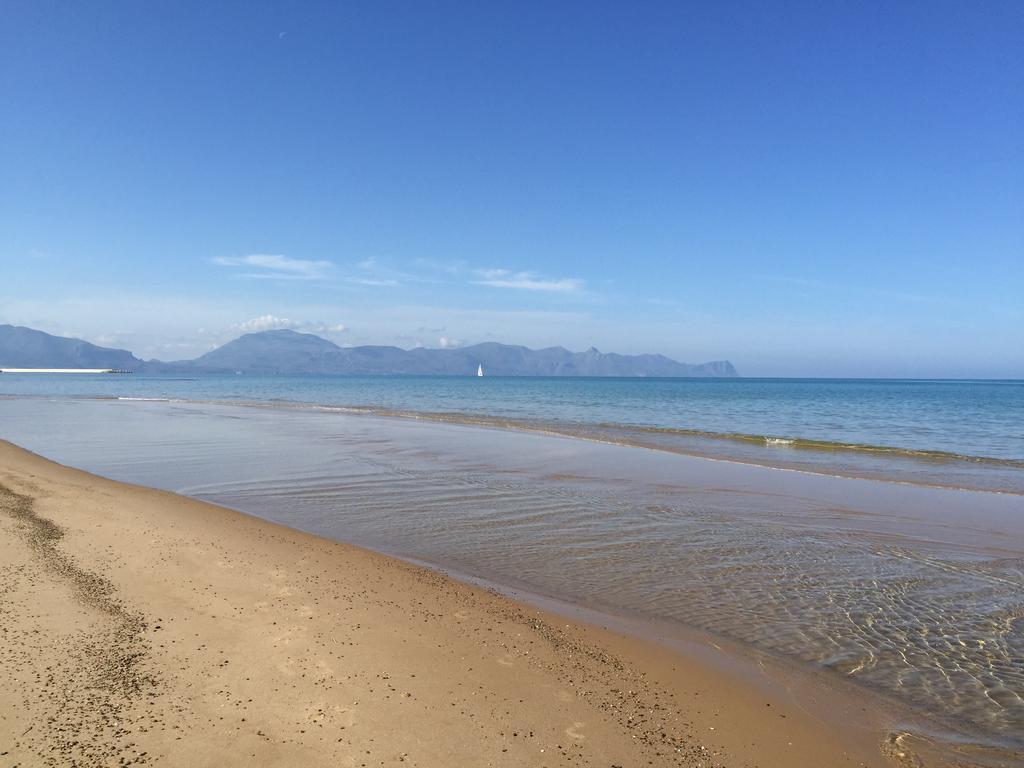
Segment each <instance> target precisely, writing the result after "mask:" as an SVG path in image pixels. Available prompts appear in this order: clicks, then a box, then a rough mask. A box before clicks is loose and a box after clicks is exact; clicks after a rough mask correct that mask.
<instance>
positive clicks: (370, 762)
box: [0, 443, 898, 768]
mask: <svg viewBox="0 0 1024 768" xmlns="http://www.w3.org/2000/svg"><path fill="white" fill-rule="evenodd" d="M0 486H2V489H0V529H2V531H3V533H2V535H0V563H2V566H0V574H2V575H0V591H2V598H0V635H2V643H0V753H2V755H0V756H2V757H3V760H4V764H5V765H20V766H28V765H71V764H76V765H119V764H160V765H211V766H213V765H218V766H222V765H235V764H240V765H241V764H244V765H320V764H331V765H343V766H377V765H393V764H398V763H405V764H409V765H422V766H449V765H467V766H468V765H474V766H484V765H513V766H516V765H524V766H525V765H529V766H543V765H547V766H556V765H601V766H614V765H620V766H636V765H641V766H642V765H654V766H660V765H666V766H668V765H673V766H675V765H681V766H754V765H758V766H791V767H795V768H799V767H800V766H808V767H810V766H881V765H888V764H891V763H890V759H889V758H892V757H893V754H894V753H895V752H896V751H898V748H895V749H894V748H885V749H883V747H882V746H881V742H882V741H883V738H884V737H883V735H882V733H883V731H882V727H881V723H878V722H873V721H872V718H873V717H874V716H875V715H874V713H872V712H870V711H868V712H865V711H862V710H863V703H861V704H857V703H856V700H855V699H844V698H843V697H839V696H837V697H834V698H833V697H832V696H831V695H830V693H829V691H828V690H827V689H825V688H820V689H818V688H815V687H814V685H808V684H807V683H806V682H805V683H803V684H802V685H801V686H800V687H801V694H800V696H799V697H797V696H795V695H791V694H787V693H786V685H785V684H783V685H781V686H779V685H776V684H767V677H766V681H761V683H759V682H758V681H757V680H751V679H750V678H749V677H748V676H745V675H744V674H741V673H739V672H736V673H731V672H729V671H728V669H727V668H726V667H725V666H723V665H712V664H708V663H706V662H704V661H701V660H699V659H697V658H696V657H689V656H687V655H682V654H680V653H678V652H676V651H674V650H670V649H667V648H664V647H661V646H659V645H657V644H654V643H652V642H649V641H646V640H642V639H637V638H633V637H628V636H624V635H621V634H618V633H616V632H614V631H611V630H608V629H603V628H601V627H598V626H594V625H588V624H585V623H582V622H577V621H570V620H567V619H566V618H564V617H562V616H559V615H557V614H553V613H549V612H546V611H543V610H540V609H537V608H534V607H530V606H528V605H526V604H522V603H518V602H516V601H514V600H510V599H508V598H507V597H504V596H501V595H499V594H497V593H495V592H492V591H488V590H485V589H482V588H479V587H475V586H471V585H467V584H464V583H461V582H458V581H455V580H453V579H451V578H449V577H447V576H445V575H444V574H441V573H437V572H435V571H432V570H428V569H425V568H421V567H418V566H415V565H411V564H409V563H405V562H402V561H399V560H395V559H392V558H389V557H386V556H383V555H379V554H376V553H373V552H369V551H366V550H362V549H359V548H357V547H353V546H350V545H345V544H341V543H337V542H332V541H328V540H325V539H321V538H318V537H315V536H312V535H308V534H304V533H301V532H298V531H295V530H292V529H289V528H285V527H282V526H279V525H276V524H273V523H269V522H266V521H263V520H259V519H256V518H253V517H249V516H247V515H243V514H240V513H236V512H233V511H230V510H226V509H223V508H221V507H216V506H212V505H209V504H205V503H203V502H198V501H194V500H190V499H186V498H184V497H181V496H177V495H175V494H171V493H166V492H162V491H155V490H149V489H145V488H140V487H136V486H129V485H124V484H121V483H116V482H113V481H109V480H105V479H102V478H98V477H96V476H94V475H90V474H88V473H85V472H81V471H78V470H74V469H70V468H67V467H63V466H60V465H57V464H54V463H52V462H49V461H47V460H45V459H43V458H41V457H38V456H35V455H34V454H30V453H28V452H26V451H23V450H21V449H19V448H17V447H15V446H13V445H11V444H9V443H0ZM783 683H785V681H783ZM844 708H846V709H845V710H844ZM839 723H845V724H846V725H845V726H840V725H838V724H839ZM883 751H888V752H889V757H888V758H887V757H885V756H883Z"/></svg>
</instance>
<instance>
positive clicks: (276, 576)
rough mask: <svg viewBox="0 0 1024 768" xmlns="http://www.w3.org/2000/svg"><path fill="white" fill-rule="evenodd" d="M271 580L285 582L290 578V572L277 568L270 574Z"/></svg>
mask: <svg viewBox="0 0 1024 768" xmlns="http://www.w3.org/2000/svg"><path fill="white" fill-rule="evenodd" d="M270 578H271V579H273V580H274V581H283V580H284V579H287V578H288V571H286V570H284V569H283V568H275V569H274V570H272V571H271V572H270Z"/></svg>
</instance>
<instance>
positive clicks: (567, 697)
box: [555, 688, 573, 701]
mask: <svg viewBox="0 0 1024 768" xmlns="http://www.w3.org/2000/svg"><path fill="white" fill-rule="evenodd" d="M555 698H556V699H558V700H559V701H572V700H573V695H572V694H571V693H569V692H568V691H567V690H565V689H564V688H563V689H562V690H560V691H558V692H557V693H556V694H555Z"/></svg>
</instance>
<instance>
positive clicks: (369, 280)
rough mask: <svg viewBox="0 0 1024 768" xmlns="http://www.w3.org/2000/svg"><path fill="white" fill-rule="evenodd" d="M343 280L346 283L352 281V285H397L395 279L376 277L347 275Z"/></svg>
mask: <svg viewBox="0 0 1024 768" xmlns="http://www.w3.org/2000/svg"><path fill="white" fill-rule="evenodd" d="M345 281H346V282H348V283H353V284H354V285H372V286H379V287H388V286H392V285H398V281H397V280H390V279H385V278H378V277H348V278H345Z"/></svg>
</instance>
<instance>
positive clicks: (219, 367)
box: [0, 325, 738, 378]
mask: <svg viewBox="0 0 1024 768" xmlns="http://www.w3.org/2000/svg"><path fill="white" fill-rule="evenodd" d="M5 367H7V368H116V369H118V370H127V371H133V372H136V373H236V372H241V373H262V374H336V375H344V374H363V375H439V376H475V375H476V373H477V370H478V369H479V368H481V367H482V368H483V370H484V371H485V373H486V375H488V376H665V377H679V376H704V377H730V378H731V377H735V376H737V375H738V374H737V373H736V369H735V368H734V367H733V365H732V363H730V362H729V361H728V360H718V361H714V362H708V363H700V364H697V365H692V364H689V363H679V362H676V361H675V360H671V359H669V358H667V357H665V356H664V355H619V354H615V353H614V352H612V353H604V352H599V351H597V350H596V349H594V348H593V347H591V348H590V349H588V350H587V351H586V352H570V351H569V350H567V349H565V348H563V347H548V348H546V349H528V348H527V347H521V346H515V345H509V344H498V343H495V342H486V343H483V344H474V345H473V346H469V347H461V348H457V349H427V348H422V347H421V348H417V349H401V348H399V347H387V346H362V347H340V346H338V345H337V344H335V343H333V342H331V341H328V340H327V339H322V338H320V337H319V336H314V335H313V334H310V333H298V332H296V331H290V330H277V331H263V332H261V333H247V334H245V335H244V336H240V337H239V338H237V339H235V340H234V341H229V342H228V343H227V344H224V345H223V346H221V347H218V348H217V349H214V350H212V351H210V352H207V353H206V354H205V355H202V356H200V357H197V358H195V359H194V360H177V361H173V362H162V361H160V360H140V359H139V358H137V357H135V355H133V354H132V353H131V352H129V351H127V350H124V349H110V348H107V347H100V346H97V345H95V344H90V343H89V342H87V341H83V340H81V339H68V338H64V337H62V336H53V335H51V334H48V333H44V332H43V331H37V330H34V329H32V328H25V327H23V326H15V325H0V368H5Z"/></svg>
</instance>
